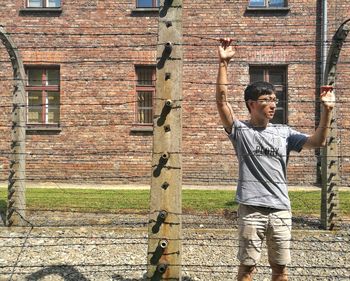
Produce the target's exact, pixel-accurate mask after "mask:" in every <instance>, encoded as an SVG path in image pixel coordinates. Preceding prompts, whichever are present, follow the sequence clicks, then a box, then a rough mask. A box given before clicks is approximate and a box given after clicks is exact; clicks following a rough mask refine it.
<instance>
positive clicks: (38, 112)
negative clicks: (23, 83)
mask: <svg viewBox="0 0 350 281" xmlns="http://www.w3.org/2000/svg"><path fill="white" fill-rule="evenodd" d="M42 103H43V101H42V92H41V91H29V92H28V105H29V106H28V123H42V113H43V107H42Z"/></svg>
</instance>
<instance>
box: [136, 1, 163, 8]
mask: <svg viewBox="0 0 350 281" xmlns="http://www.w3.org/2000/svg"><path fill="white" fill-rule="evenodd" d="M159 2H160V0H136V8H157V7H159Z"/></svg>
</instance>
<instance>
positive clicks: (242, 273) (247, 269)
mask: <svg viewBox="0 0 350 281" xmlns="http://www.w3.org/2000/svg"><path fill="white" fill-rule="evenodd" d="M255 270H256V268H255V265H244V264H241V265H240V266H239V270H238V280H242V278H251V277H252V275H253V273H254V272H255ZM243 280H244V279H243Z"/></svg>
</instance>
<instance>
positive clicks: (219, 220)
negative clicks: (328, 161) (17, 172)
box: [0, 212, 350, 281]
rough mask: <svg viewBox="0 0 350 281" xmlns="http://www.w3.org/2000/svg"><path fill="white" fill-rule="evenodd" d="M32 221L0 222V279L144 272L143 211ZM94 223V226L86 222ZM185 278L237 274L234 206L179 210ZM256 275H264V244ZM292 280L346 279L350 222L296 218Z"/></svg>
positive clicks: (87, 280)
mask: <svg viewBox="0 0 350 281" xmlns="http://www.w3.org/2000/svg"><path fill="white" fill-rule="evenodd" d="M29 221H30V222H31V223H32V224H33V226H34V227H25V228H15V227H13V228H6V227H0V251H1V255H0V281H5V280H6V281H8V280H25V281H29V280H30V281H33V280H40V281H50V280H54V281H61V280H64V281H92V280H101V281H109V280H110V281H114V280H120V281H131V280H135V281H136V280H137V281H139V280H144V279H143V276H144V273H145V272H146V267H147V266H146V256H147V216H145V215H142V214H133V215H130V214H129V215H115V214H114V215H106V214H105V215H103V216H101V215H97V214H78V213H76V214H72V213H67V214H61V215H60V216H57V214H55V216H53V214H52V213H50V212H48V213H46V214H43V213H40V215H39V214H35V213H33V214H32V215H31V216H30V217H29ZM91 225H93V226H91ZM183 228H184V230H183V243H182V244H183V256H182V264H183V266H182V271H183V276H184V278H183V280H188V281H190V280H191V281H199V280H203V281H204V280H205V281H208V280H216V281H218V280H220V281H226V280H228V281H229V280H235V275H236V272H237V261H236V258H235V256H236V252H237V231H236V229H235V219H234V215H233V214H225V215H224V216H208V215H202V216H191V215H184V217H183ZM263 253H264V254H263V258H262V260H261V263H260V265H259V267H258V272H257V274H256V279H255V280H263V281H265V280H270V278H269V274H270V270H269V267H268V266H267V265H268V263H267V259H266V249H265V250H264V251H263ZM289 273H290V280H350V227H349V226H348V225H345V224H344V225H342V227H341V230H340V231H337V232H329V231H320V230H319V229H318V224H317V220H314V219H305V218H304V219H301V218H296V219H295V225H294V231H293V241H292V263H291V265H290V266H289Z"/></svg>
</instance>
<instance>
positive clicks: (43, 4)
mask: <svg viewBox="0 0 350 281" xmlns="http://www.w3.org/2000/svg"><path fill="white" fill-rule="evenodd" d="M25 1H26V5H25V7H26V8H27V9H60V8H62V2H63V0H60V6H59V7H49V6H48V5H47V4H48V1H49V0H40V2H41V6H40V7H30V6H29V1H30V0H25Z"/></svg>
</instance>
